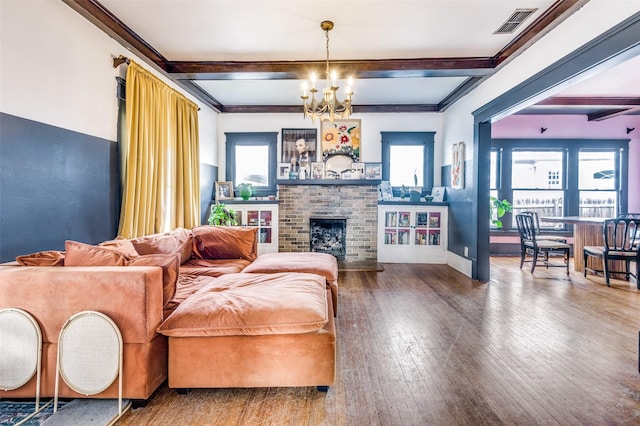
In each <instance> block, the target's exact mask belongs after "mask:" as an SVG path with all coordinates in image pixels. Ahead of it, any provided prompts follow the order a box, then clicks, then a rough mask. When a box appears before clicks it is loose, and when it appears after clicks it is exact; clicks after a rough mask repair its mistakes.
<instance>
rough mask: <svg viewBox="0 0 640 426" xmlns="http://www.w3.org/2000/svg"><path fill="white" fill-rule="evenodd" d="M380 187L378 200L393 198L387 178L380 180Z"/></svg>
mask: <svg viewBox="0 0 640 426" xmlns="http://www.w3.org/2000/svg"><path fill="white" fill-rule="evenodd" d="M379 188H380V197H379V199H380V200H385V201H388V200H391V199H392V198H393V191H392V189H391V184H390V183H389V181H388V180H383V181H382V182H380V185H379Z"/></svg>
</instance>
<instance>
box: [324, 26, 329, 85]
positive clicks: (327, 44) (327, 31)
mask: <svg viewBox="0 0 640 426" xmlns="http://www.w3.org/2000/svg"><path fill="white" fill-rule="evenodd" d="M324 38H325V39H326V46H327V81H328V80H329V30H325V32H324Z"/></svg>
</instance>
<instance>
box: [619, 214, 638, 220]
mask: <svg viewBox="0 0 640 426" xmlns="http://www.w3.org/2000/svg"><path fill="white" fill-rule="evenodd" d="M618 218H622V219H640V213H620V214H619V215H618Z"/></svg>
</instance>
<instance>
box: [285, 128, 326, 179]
mask: <svg viewBox="0 0 640 426" xmlns="http://www.w3.org/2000/svg"><path fill="white" fill-rule="evenodd" d="M280 144H281V145H280V158H281V160H280V161H281V162H282V163H288V164H289V165H290V166H289V167H290V169H289V171H293V172H299V168H300V166H301V165H302V166H303V167H305V168H307V169H308V167H309V166H310V165H311V163H312V162H314V161H318V129H282V137H281V139H280Z"/></svg>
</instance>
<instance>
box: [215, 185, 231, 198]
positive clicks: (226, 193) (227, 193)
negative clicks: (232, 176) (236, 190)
mask: <svg viewBox="0 0 640 426" xmlns="http://www.w3.org/2000/svg"><path fill="white" fill-rule="evenodd" d="M229 198H233V184H232V183H231V182H227V181H217V182H216V199H218V200H225V199H229Z"/></svg>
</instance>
